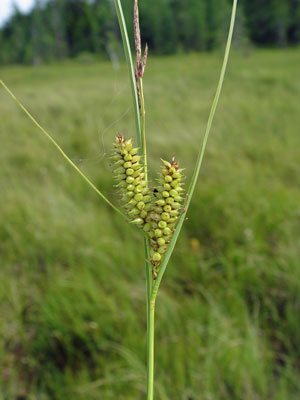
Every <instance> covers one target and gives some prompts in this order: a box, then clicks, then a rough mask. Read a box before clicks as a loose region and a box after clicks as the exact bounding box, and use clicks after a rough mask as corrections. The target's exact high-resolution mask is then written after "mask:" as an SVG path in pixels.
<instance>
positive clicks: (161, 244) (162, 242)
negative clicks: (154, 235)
mask: <svg viewBox="0 0 300 400" xmlns="http://www.w3.org/2000/svg"><path fill="white" fill-rule="evenodd" d="M157 243H158V245H159V246H163V245H164V244H165V239H164V238H162V237H160V238H159V239H157Z"/></svg>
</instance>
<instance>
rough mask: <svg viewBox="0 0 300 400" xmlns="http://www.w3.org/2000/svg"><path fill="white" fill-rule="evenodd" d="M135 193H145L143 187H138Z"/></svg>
mask: <svg viewBox="0 0 300 400" xmlns="http://www.w3.org/2000/svg"><path fill="white" fill-rule="evenodd" d="M135 191H136V193H141V192H142V191H143V186H141V185H138V186H136V188H135Z"/></svg>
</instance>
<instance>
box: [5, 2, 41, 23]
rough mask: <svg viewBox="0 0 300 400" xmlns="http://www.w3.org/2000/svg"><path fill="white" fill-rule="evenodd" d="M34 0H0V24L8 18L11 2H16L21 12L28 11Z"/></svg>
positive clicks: (11, 6)
mask: <svg viewBox="0 0 300 400" xmlns="http://www.w3.org/2000/svg"><path fill="white" fill-rule="evenodd" d="M33 2H34V0H0V25H3V23H4V22H5V21H7V19H8V18H9V16H10V14H11V12H12V10H13V4H16V5H17V6H18V7H19V9H20V10H21V11H22V12H26V11H29V10H30V8H31V7H32V5H33Z"/></svg>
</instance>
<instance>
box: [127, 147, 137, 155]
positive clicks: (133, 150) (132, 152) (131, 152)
mask: <svg viewBox="0 0 300 400" xmlns="http://www.w3.org/2000/svg"><path fill="white" fill-rule="evenodd" d="M138 151H139V149H138V148H135V149H131V150H130V152H129V153H130V154H131V155H132V156H135V155H136V154H137V152H138Z"/></svg>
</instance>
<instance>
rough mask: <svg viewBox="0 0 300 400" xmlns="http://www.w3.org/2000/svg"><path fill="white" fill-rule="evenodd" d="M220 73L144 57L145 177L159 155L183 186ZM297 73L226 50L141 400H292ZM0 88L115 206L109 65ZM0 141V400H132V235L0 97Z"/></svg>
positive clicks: (136, 372) (141, 371) (125, 115)
mask: <svg viewBox="0 0 300 400" xmlns="http://www.w3.org/2000/svg"><path fill="white" fill-rule="evenodd" d="M221 62H222V54H221V53H215V54H209V55H208V54H200V55H196V54H191V55H178V56H172V57H164V58H150V59H149V62H148V65H147V70H146V74H145V83H144V85H145V96H146V112H147V134H148V152H149V164H150V168H151V176H152V178H153V179H154V178H155V177H156V173H157V171H158V168H159V158H160V157H163V158H165V159H170V158H171V157H172V154H173V152H174V153H175V154H176V157H177V158H178V159H179V160H180V163H181V166H182V167H185V168H186V170H185V173H186V176H187V183H188V181H189V177H191V174H192V170H193V165H194V163H195V159H196V156H197V151H198V148H199V145H200V143H201V139H202V137H203V134H204V129H205V125H206V121H207V117H208V113H209V108H210V105H211V102H212V98H213V94H214V91H215V88H216V84H217V79H218V74H219V71H220V66H221ZM299 66H300V50H299V49H294V50H286V51H279V50H268V51H254V50H253V51H250V52H248V53H247V54H246V53H245V54H243V53H232V56H231V59H230V63H229V67H228V73H227V76H226V80H225V84H224V90H223V93H222V97H221V101H220V105H219V107H218V110H217V114H216V119H215V121H214V124H213V129H212V133H211V137H210V139H209V143H208V149H207V153H206V155H205V159H204V163H203V168H202V171H201V174H200V181H199V183H198V186H197V190H196V194H195V197H194V199H193V201H192V205H191V208H190V211H189V214H188V217H189V218H188V220H187V221H186V224H185V227H184V229H183V232H182V235H181V236H180V239H179V241H178V245H177V247H176V250H175V253H174V255H173V257H172V259H171V261H170V264H169V267H168V269H167V272H166V274H165V277H164V280H163V282H162V285H161V289H160V293H159V296H158V299H157V317H156V371H155V376H156V384H155V394H156V399H157V400H158V399H159V400H223V399H224V400H225V399H226V400H228V399H230V400H262V399H268V400H270V399H272V400H286V399H289V400H296V399H299V396H300V379H299V378H300V353H299V348H300V317H299V315H300V314H299V309H300V163H299V161H300V135H299V126H300V113H299V104H300V76H299ZM0 79H3V81H4V82H5V83H6V84H7V85H8V86H9V87H10V88H11V89H12V91H13V92H14V93H15V94H16V95H17V97H18V98H19V99H20V100H21V101H22V102H23V103H24V104H25V105H26V106H27V107H28V109H29V110H30V112H32V114H33V115H34V116H35V117H36V118H37V119H38V121H39V122H40V123H41V125H42V126H43V127H44V128H46V130H48V131H49V132H50V133H51V134H52V135H53V136H54V138H55V139H56V140H57V141H58V142H59V144H60V145H61V146H62V147H63V149H64V150H65V151H66V153H67V154H68V155H69V156H70V157H71V158H72V160H73V161H75V162H76V164H77V165H78V166H80V168H82V170H83V171H84V172H85V173H86V174H87V175H88V176H89V177H90V179H91V180H92V181H93V182H94V183H95V184H96V185H97V186H98V187H99V188H100V189H101V190H103V191H104V193H105V194H106V195H107V196H108V197H109V198H110V199H112V201H113V202H114V203H115V204H118V198H117V196H116V194H115V192H114V190H113V182H112V176H111V171H110V165H109V164H110V162H109V153H110V151H111V143H112V142H113V140H114V137H115V135H116V134H117V133H118V132H121V133H123V134H125V135H126V136H127V137H134V121H133V110H132V108H131V99H130V88H129V84H128V78H127V70H126V66H125V64H122V65H121V67H120V69H118V70H114V69H113V68H112V66H111V64H110V63H109V62H105V61H103V62H92V63H90V64H81V63H78V62H77V63H75V62H73V63H71V62H67V63H65V64H61V65H49V66H41V67H38V68H34V67H17V66H16V67H9V68H8V67H7V68H1V69H0ZM0 138H1V145H0V193H1V196H0V210H1V214H0V221H1V223H0V399H1V400H2V399H3V400H17V399H18V400H23V399H26V400H48V399H51V400H65V399H70V400H99V399H101V400H102V399H103V400H112V399H114V400H115V399H118V400H138V399H144V398H145V378H146V369H145V364H146V315H145V278H144V265H143V243H142V235H141V234H140V232H139V231H138V230H137V229H136V228H135V227H133V226H129V225H127V224H124V221H123V220H122V218H120V216H118V215H117V214H116V213H114V211H113V210H112V209H110V208H109V207H108V206H107V205H106V204H105V203H104V202H103V201H102V200H101V199H100V198H99V197H97V195H96V193H95V192H93V191H92V190H91V189H90V188H89V186H87V185H86V183H85V182H84V181H83V180H82V178H81V177H80V176H79V175H78V174H76V172H75V171H74V170H73V169H72V168H71V167H70V166H69V165H68V164H66V162H65V161H64V160H63V158H62V157H61V155H60V154H59V153H58V152H57V151H56V149H55V148H54V147H53V146H52V145H51V143H50V142H48V141H47V139H46V138H45V137H44V136H43V135H42V134H41V132H40V131H39V130H38V129H37V128H36V127H35V126H34V125H33V124H32V122H31V121H30V120H29V119H28V118H27V117H26V115H25V114H24V113H23V112H22V111H21V110H20V109H19V108H18V107H17V106H16V104H15V103H14V102H13V101H12V100H11V99H10V97H9V96H8V95H7V93H6V92H5V91H4V90H3V89H2V88H1V89H0Z"/></svg>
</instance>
